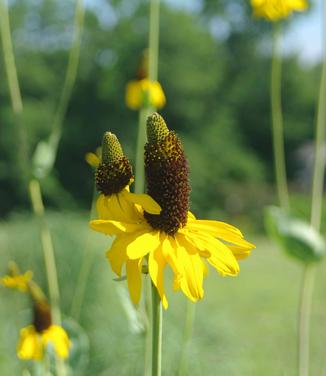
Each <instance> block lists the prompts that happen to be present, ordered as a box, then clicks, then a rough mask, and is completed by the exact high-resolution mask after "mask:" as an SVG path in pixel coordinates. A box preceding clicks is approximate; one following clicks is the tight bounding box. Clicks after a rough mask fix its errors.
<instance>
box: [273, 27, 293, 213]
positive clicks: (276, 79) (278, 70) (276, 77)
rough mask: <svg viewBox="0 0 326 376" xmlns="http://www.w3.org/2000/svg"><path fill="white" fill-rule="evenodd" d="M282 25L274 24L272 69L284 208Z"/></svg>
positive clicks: (276, 158) (286, 200) (276, 151)
mask: <svg viewBox="0 0 326 376" xmlns="http://www.w3.org/2000/svg"><path fill="white" fill-rule="evenodd" d="M280 44H281V26H280V24H279V23H275V24H274V30H273V57H272V71H271V109H272V132H273V149H274V163H275V176H276V186H277V194H278V198H279V202H280V205H281V207H282V208H283V209H285V210H288V209H289V192H288V186H287V180H286V165H285V151H284V134H283V115H282V99H281V80H282V64H281V51H280Z"/></svg>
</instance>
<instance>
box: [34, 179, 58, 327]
mask: <svg viewBox="0 0 326 376" xmlns="http://www.w3.org/2000/svg"><path fill="white" fill-rule="evenodd" d="M29 192H30V199H31V203H32V207H33V211H34V213H35V215H36V216H37V218H38V219H39V222H40V229H41V242H42V248H43V255H44V261H45V268H46V274H47V278H48V285H49V293H50V301H51V313H52V318H53V322H54V323H55V324H57V325H61V314H60V308H59V307H60V304H59V301H60V294H59V284H58V276H57V269H56V263H55V257H54V248H53V242H52V237H51V233H50V229H49V225H48V223H47V221H46V218H45V213H44V205H43V200H42V193H41V187H40V183H39V182H38V180H36V179H33V180H31V181H30V184H29Z"/></svg>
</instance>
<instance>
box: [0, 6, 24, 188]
mask: <svg viewBox="0 0 326 376" xmlns="http://www.w3.org/2000/svg"><path fill="white" fill-rule="evenodd" d="M0 32H1V42H2V50H3V57H4V65H5V71H6V76H7V82H8V88H9V95H10V100H11V106H12V110H13V112H14V114H15V115H16V125H17V127H18V130H17V132H18V139H19V143H20V147H19V148H18V150H17V157H18V166H19V167H20V175H21V177H22V181H23V185H24V187H26V185H27V182H28V175H29V165H28V142H27V141H28V140H27V134H26V129H25V128H24V127H23V119H22V113H23V101H22V96H21V91H20V87H19V81H18V74H17V68H16V62H15V55H14V49H13V43H12V38H11V29H10V18H9V9H8V1H7V0H0Z"/></svg>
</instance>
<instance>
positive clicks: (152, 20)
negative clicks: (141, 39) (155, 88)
mask: <svg viewBox="0 0 326 376" xmlns="http://www.w3.org/2000/svg"><path fill="white" fill-rule="evenodd" d="M159 30H160V0H151V2H150V10H149V39H148V51H149V56H148V58H149V62H148V78H149V80H150V81H156V80H157V76H158V55H159V36H160V33H159Z"/></svg>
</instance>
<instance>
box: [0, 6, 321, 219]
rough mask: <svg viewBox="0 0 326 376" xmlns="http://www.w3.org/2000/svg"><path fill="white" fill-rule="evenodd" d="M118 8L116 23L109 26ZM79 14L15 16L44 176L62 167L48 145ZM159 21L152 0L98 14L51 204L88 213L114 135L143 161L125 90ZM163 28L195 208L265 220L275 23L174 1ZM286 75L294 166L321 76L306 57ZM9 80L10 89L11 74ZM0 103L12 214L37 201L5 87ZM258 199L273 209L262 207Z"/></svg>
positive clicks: (169, 91) (5, 185) (3, 174)
mask: <svg viewBox="0 0 326 376" xmlns="http://www.w3.org/2000/svg"><path fill="white" fill-rule="evenodd" d="M108 9H111V13H110V14H113V13H114V14H115V19H114V20H113V19H105V18H104V17H103V15H105V14H106V13H105V12H106V10H108ZM73 11H74V3H73V2H72V1H68V2H67V1H63V0H60V1H50V0H47V1H43V2H18V1H16V2H13V3H12V5H11V8H10V15H11V21H12V22H11V23H12V27H13V35H14V43H15V53H16V58H17V66H18V75H19V79H20V83H21V87H22V94H23V101H24V113H23V118H22V124H23V125H24V126H25V127H26V128H27V130H28V137H29V143H30V148H29V159H30V160H32V156H33V155H34V153H35V151H36V149H37V153H36V156H35V158H34V163H36V168H37V169H38V171H39V170H40V168H43V169H44V167H46V166H41V165H42V164H44V162H45V161H46V160H47V161H48V162H49V163H52V159H53V157H54V156H53V155H51V148H49V147H48V145H45V144H44V142H45V141H46V140H47V139H48V137H49V134H50V131H51V126H52V123H53V117H54V111H55V109H56V106H57V102H58V98H59V95H60V93H61V87H62V84H63V80H64V72H65V69H66V64H67V59H68V53H69V48H70V43H71V38H72V27H73V24H72V20H73ZM112 12H113V13H112ZM232 12H233V13H232ZM108 14H109V13H108ZM232 14H233V17H232ZM147 15H148V4H147V3H146V2H144V1H138V2H134V3H133V5H132V6H131V5H130V7H126V5H125V2H122V1H118V0H117V1H114V2H112V3H110V5H108V4H103V9H102V8H97V7H94V8H88V9H87V12H86V20H85V30H84V33H83V39H82V51H81V61H80V68H79V72H78V77H77V83H76V86H75V88H74V91H73V98H72V101H71V103H70V104H69V106H68V112H67V116H66V119H65V121H64V129H63V136H62V139H61V141H60V145H59V154H58V156H57V157H56V160H55V168H54V171H53V172H52V173H51V175H50V176H48V177H47V178H46V179H43V182H42V186H43V190H44V191H45V196H46V202H47V204H48V205H49V204H50V205H52V206H55V207H60V208H62V207H66V208H67V207H70V208H72V207H75V206H79V207H88V205H89V201H90V197H91V192H92V189H93V176H92V172H91V170H90V169H89V166H87V164H86V163H85V160H84V155H85V153H86V152H89V151H94V150H95V149H96V148H97V147H98V146H99V144H100V142H101V138H102V134H103V133H104V132H105V131H111V132H113V133H115V134H117V136H118V137H119V139H120V141H121V143H122V146H123V149H124V151H125V153H126V155H127V156H128V157H129V158H130V159H131V160H134V158H135V144H136V128H137V120H138V119H137V113H136V112H133V111H130V110H128V109H127V108H126V107H125V103H124V90H125V85H126V83H127V82H128V81H129V80H130V79H133V78H134V77H135V72H136V70H137V66H138V62H139V58H140V56H141V53H142V51H143V49H144V48H145V47H146V45H147V31H148V24H147V22H148V20H147ZM218 21H219V22H222V21H223V22H225V23H226V24H227V25H228V26H227V30H228V32H227V33H226V34H223V37H221V38H220V37H219V34H218V33H216V32H214V27H213V26H214V23H216V22H218ZM160 29H161V30H160V59H159V79H160V82H161V84H162V86H163V88H164V90H165V93H166V96H167V106H166V107H165V108H164V109H163V111H162V113H163V116H164V118H165V119H166V120H167V124H168V126H169V127H170V128H171V129H175V130H176V131H177V132H178V133H179V134H180V136H181V138H182V140H183V142H184V144H185V147H186V152H187V155H188V158H189V161H190V168H191V172H192V174H191V179H192V185H193V194H192V206H193V208H195V210H196V211H197V212H198V213H200V212H202V213H203V212H206V213H213V212H216V211H221V210H222V211H228V212H229V213H231V214H235V215H239V216H242V215H243V214H245V213H246V212H245V210H246V211H248V210H249V211H250V212H251V214H252V215H253V216H256V214H255V212H256V208H257V207H259V206H260V207H261V206H262V205H263V204H264V203H266V202H271V201H272V197H270V193H269V192H270V191H269V189H266V186H267V184H268V183H270V182H271V181H272V180H273V162H272V148H271V136H270V116H269V68H270V66H269V64H270V63H269V58H268V57H266V55H264V53H261V52H260V50H259V48H258V46H259V45H260V44H261V42H262V40H263V38H265V40H268V38H269V27H268V25H267V24H266V23H265V24H264V23H261V22H254V21H253V20H252V18H251V12H250V9H249V7H248V4H243V2H241V1H238V0H234V1H232V2H231V1H230V2H226V1H216V2H215V1H206V2H205V1H204V2H203V8H202V9H201V11H198V12H197V13H190V12H186V11H181V10H177V9H176V8H174V7H172V6H168V5H166V4H164V3H163V4H162V9H161V28H160ZM1 57H2V56H1ZM284 67H285V74H284V79H285V81H284V109H285V122H286V126H285V129H286V137H287V145H286V146H287V150H288V156H292V155H293V152H294V151H295V150H296V149H297V147H298V146H300V145H301V144H302V142H303V141H305V140H306V139H307V138H309V137H312V129H313V126H312V124H313V121H314V115H313V113H314V107H315V105H314V103H315V99H316V95H317V90H316V87H317V83H318V68H311V69H304V68H302V67H301V66H300V65H299V64H298V62H297V59H296V58H295V57H290V58H287V59H286V61H285V64H284ZM298 77H300V79H298ZM0 80H1V82H6V79H5V72H4V69H3V66H2V64H1V65H0ZM0 100H1V107H0V122H1V128H0V194H1V197H2V200H1V201H0V213H1V215H4V214H6V213H8V212H10V210H12V209H14V208H21V207H24V206H25V207H26V206H27V205H28V203H27V199H26V194H25V193H24V191H23V190H22V187H23V185H24V184H23V182H22V181H21V179H20V175H21V173H20V172H19V169H18V166H19V164H18V161H17V158H18V157H17V153H16V150H15V145H16V142H15V141H14V140H17V138H18V134H17V131H18V126H17V125H16V119H15V118H14V117H13V115H12V111H11V109H10V103H9V97H8V90H7V86H6V85H1V87H0ZM37 145H38V147H37ZM45 146H46V147H45ZM44 155H45V156H46V158H45V157H44ZM288 164H289V167H290V169H289V171H290V178H292V177H294V176H295V172H296V170H295V167H296V166H295V163H294V161H293V160H292V159H291V158H288ZM249 185H250V186H251V188H250V189H249V191H247V189H248V186H249ZM241 187H242V188H241ZM246 192H251V193H252V194H254V196H255V197H259V198H261V200H262V201H260V202H256V201H255V200H251V199H250V196H249V197H248V195H247V194H246ZM248 199H249V201H248ZM252 201H254V202H252ZM230 202H232V204H231V205H229V204H228V203H230ZM237 202H238V203H237ZM248 202H251V203H252V204H253V205H251V204H250V205H249V204H248ZM230 208H231V209H230ZM235 208H237V209H235ZM258 222H260V221H258Z"/></svg>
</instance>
